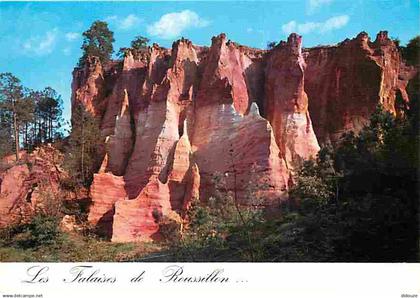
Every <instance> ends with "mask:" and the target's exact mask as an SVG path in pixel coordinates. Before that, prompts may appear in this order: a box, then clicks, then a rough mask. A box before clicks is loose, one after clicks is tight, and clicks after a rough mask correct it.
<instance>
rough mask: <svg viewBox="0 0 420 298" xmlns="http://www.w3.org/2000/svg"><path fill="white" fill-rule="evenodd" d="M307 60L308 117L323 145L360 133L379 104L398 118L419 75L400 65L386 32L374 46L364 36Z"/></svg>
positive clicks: (315, 51)
mask: <svg viewBox="0 0 420 298" xmlns="http://www.w3.org/2000/svg"><path fill="white" fill-rule="evenodd" d="M304 56H305V60H306V63H307V68H306V72H305V90H306V93H307V94H308V97H309V112H310V114H311V117H312V120H313V124H314V129H315V133H316V136H317V137H318V140H319V141H320V142H322V143H323V142H329V141H331V142H332V143H334V142H336V141H337V140H338V139H339V137H340V136H341V134H342V133H343V132H345V131H349V130H354V131H356V132H357V131H358V130H360V129H361V128H362V127H363V125H364V124H366V123H367V121H368V119H369V116H370V114H371V113H372V112H373V111H374V109H375V107H376V106H377V105H378V104H381V105H382V106H383V107H384V109H386V110H387V111H389V112H391V113H392V114H394V115H396V114H397V113H398V111H399V110H401V108H402V107H404V106H405V105H406V104H407V102H408V101H409V99H408V96H407V92H406V86H407V83H408V82H409V80H410V79H411V78H413V77H414V74H415V70H414V69H413V68H411V67H407V66H406V65H405V64H404V62H403V61H402V60H401V55H400V52H399V51H398V48H397V47H396V46H395V44H394V43H393V41H392V40H391V39H389V38H388V33H387V32H386V31H382V32H379V33H378V35H377V37H376V40H375V41H374V42H371V41H370V39H369V37H368V35H367V34H366V33H364V32H362V33H360V34H359V35H358V36H357V37H356V38H354V39H352V40H348V39H347V40H345V41H343V42H341V43H340V44H339V45H337V46H331V47H317V48H313V49H307V50H306V51H305V53H304Z"/></svg>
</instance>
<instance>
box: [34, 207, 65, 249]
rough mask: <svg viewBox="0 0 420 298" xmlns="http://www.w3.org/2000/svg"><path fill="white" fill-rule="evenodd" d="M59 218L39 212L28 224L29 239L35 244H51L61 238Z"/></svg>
mask: <svg viewBox="0 0 420 298" xmlns="http://www.w3.org/2000/svg"><path fill="white" fill-rule="evenodd" d="M58 225H59V219H58V218H57V217H55V216H51V215H46V214H43V213H39V214H37V215H35V216H34V217H33V218H32V220H31V222H30V223H29V224H28V226H27V232H28V233H29V237H28V241H29V242H30V244H32V245H33V246H40V245H50V244H54V243H56V242H57V241H58V240H59V236H60V230H59V227H58Z"/></svg>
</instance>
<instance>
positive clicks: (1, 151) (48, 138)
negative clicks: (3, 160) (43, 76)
mask: <svg viewBox="0 0 420 298" xmlns="http://www.w3.org/2000/svg"><path fill="white" fill-rule="evenodd" d="M62 106H63V101H62V99H61V97H60V95H58V94H57V92H56V91H55V90H54V89H53V88H51V87H46V88H45V89H44V90H42V91H34V90H31V89H29V88H25V87H24V86H23V85H22V84H21V82H20V80H19V79H18V78H17V77H15V76H14V75H13V74H11V73H0V137H1V138H0V157H1V156H4V155H7V154H10V153H11V152H12V151H14V152H15V154H16V155H17V156H18V153H19V149H20V148H21V147H23V149H25V150H32V149H33V148H35V147H36V146H38V145H40V144H42V143H47V142H54V141H56V140H57V139H60V138H61V137H62V135H61V133H62V132H61V129H60V128H61V125H62V117H61V116H62Z"/></svg>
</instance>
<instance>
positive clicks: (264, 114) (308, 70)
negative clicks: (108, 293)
mask: <svg viewBox="0 0 420 298" xmlns="http://www.w3.org/2000/svg"><path fill="white" fill-rule="evenodd" d="M415 72H416V70H414V69H413V68H412V67H409V66H406V65H405V64H404V62H403V61H402V59H401V55H400V53H399V51H398V48H397V47H396V46H395V44H394V43H393V42H392V41H391V40H390V39H389V38H388V37H387V33H386V32H380V33H379V34H378V37H377V39H376V40H375V41H374V42H371V41H370V40H369V38H368V36H367V35H366V34H365V33H361V34H359V35H358V36H357V37H356V38H354V39H352V40H345V41H344V42H342V43H340V44H338V45H336V46H329V47H316V48H312V49H304V50H302V48H301V37H300V36H298V35H296V34H292V35H290V36H289V38H288V40H287V42H280V43H279V44H278V45H277V46H276V47H275V48H274V49H272V50H269V51H267V50H260V49H253V48H249V47H245V46H241V45H238V44H237V43H234V42H232V41H230V40H227V38H226V36H225V35H224V34H221V35H219V36H216V37H213V39H212V44H211V46H210V47H209V48H208V47H200V46H195V45H193V44H192V43H191V42H190V41H189V40H185V39H181V40H178V41H176V42H175V43H174V44H173V45H172V49H171V50H168V49H165V48H162V47H159V46H158V45H156V44H154V45H153V46H152V47H150V48H149V51H148V52H147V53H142V55H140V56H139V55H136V56H133V55H132V54H131V53H128V54H127V55H126V57H125V58H124V59H123V61H111V62H109V63H108V64H106V65H100V63H99V61H98V60H97V59H95V58H90V59H89V60H88V61H87V63H86V64H85V66H84V67H83V68H80V69H76V70H75V71H74V72H73V76H74V80H73V85H72V87H73V95H72V104H73V106H74V105H78V104H80V105H83V106H84V107H85V109H86V110H87V111H89V112H90V113H92V114H93V115H95V116H97V118H98V119H99V120H100V122H101V123H100V124H101V137H102V138H104V139H105V146H104V147H105V151H106V152H105V157H104V160H103V162H102V166H101V168H100V170H99V172H98V173H97V174H95V176H94V181H93V184H92V186H91V190H90V197H91V200H92V205H91V207H90V213H89V221H90V223H92V224H93V225H95V226H97V227H98V228H99V230H100V231H102V233H104V234H106V235H107V236H109V237H110V238H111V239H112V241H116V242H129V241H140V240H154V239H159V238H160V237H161V235H160V232H159V231H160V227H161V225H162V224H163V223H166V222H168V221H172V222H175V223H177V224H181V222H182V221H183V220H185V214H186V211H187V209H188V208H189V206H190V205H191V202H192V201H193V200H195V199H200V200H202V201H206V200H207V199H208V198H209V197H210V196H211V195H212V194H213V192H214V191H215V187H216V185H215V178H217V179H218V180H220V179H221V180H223V185H224V188H225V191H230V192H232V193H233V194H234V197H235V199H236V200H237V203H238V204H242V205H247V204H254V202H252V201H253V198H255V197H262V198H264V200H263V201H260V202H259V204H260V205H262V206H265V207H275V206H278V204H279V203H281V201H282V200H287V189H288V186H289V185H290V183H293V181H292V180H291V178H290V177H291V174H292V173H293V171H294V169H295V166H296V165H297V164H299V163H300V162H301V161H302V160H304V159H308V158H311V157H314V156H315V155H316V154H317V152H318V150H319V144H322V143H326V142H330V141H331V142H333V143H334V142H336V141H337V140H338V138H339V136H340V134H341V133H342V132H344V131H347V130H349V129H352V130H356V131H357V130H358V129H360V127H361V126H362V125H363V124H365V123H366V121H367V120H368V117H369V115H370V114H371V113H372V111H373V110H374V108H375V106H376V105H377V104H382V105H383V106H384V107H385V109H387V110H389V111H391V112H392V113H393V114H396V115H398V113H399V112H400V111H402V110H403V108H404V106H405V105H406V104H407V102H408V101H409V98H408V96H407V92H406V86H407V84H408V82H409V80H410V79H411V78H412V77H413V76H414V74H415ZM260 111H261V113H260ZM16 171H17V170H16ZM18 172H19V173H21V174H22V175H26V174H24V173H25V169H23V168H22V169H20V170H19V171H18ZM19 173H16V175H20V174H19ZM251 189H253V190H254V191H255V189H257V193H255V192H254V193H251V191H250V190H251Z"/></svg>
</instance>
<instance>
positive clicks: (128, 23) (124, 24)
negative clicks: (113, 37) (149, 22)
mask: <svg viewBox="0 0 420 298" xmlns="http://www.w3.org/2000/svg"><path fill="white" fill-rule="evenodd" d="M139 23H140V19H139V18H138V17H136V16H135V15H133V14H129V15H128V16H127V17H125V18H124V19H122V20H120V21H119V22H118V27H119V28H120V29H122V30H128V29H131V28H133V27H134V26H136V25H138V24H139Z"/></svg>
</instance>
